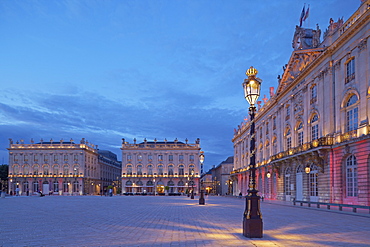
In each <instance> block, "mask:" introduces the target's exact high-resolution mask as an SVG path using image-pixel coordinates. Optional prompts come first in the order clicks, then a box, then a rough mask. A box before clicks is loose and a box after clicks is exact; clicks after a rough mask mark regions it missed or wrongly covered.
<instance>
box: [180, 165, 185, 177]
mask: <svg viewBox="0 0 370 247" xmlns="http://www.w3.org/2000/svg"><path fill="white" fill-rule="evenodd" d="M179 175H184V165H180V166H179Z"/></svg>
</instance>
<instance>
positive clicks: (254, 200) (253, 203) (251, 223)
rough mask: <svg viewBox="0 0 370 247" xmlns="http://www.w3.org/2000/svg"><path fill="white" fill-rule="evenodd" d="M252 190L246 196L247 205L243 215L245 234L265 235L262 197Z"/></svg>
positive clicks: (251, 236) (249, 236)
mask: <svg viewBox="0 0 370 247" xmlns="http://www.w3.org/2000/svg"><path fill="white" fill-rule="evenodd" d="M255 193H256V192H254V191H253V192H252V194H251V195H248V196H247V197H246V207H245V212H244V216H243V235H244V236H245V237H247V238H262V237H263V222H262V215H261V212H260V197H259V196H257V195H256V194H255Z"/></svg>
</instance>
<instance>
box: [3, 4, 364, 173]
mask: <svg viewBox="0 0 370 247" xmlns="http://www.w3.org/2000/svg"><path fill="white" fill-rule="evenodd" d="M360 3H361V1H360V0H325V1H322V0H312V1H307V0H304V1H303V0H276V1H271V0H269V1H267V0H258V1H257V0H230V1H229V0H228V1H225V0H193V1H190V0H188V1H185V0H164V1H160V0H158V1H157V0H137V1H133V0H120V1H118V0H106V1H103V0H101V1H94V0H86V1H83V0H78V1H77V0H70V1H67V0H66V1H63V0H58V1H56V0H54V1H53V0H41V1H36V0H35V1H27V0H19V1H17V0H2V1H0V29H1V38H0V42H1V43H0V44H1V45H0V49H1V52H0V54H1V56H0V57H1V59H0V71H1V73H0V84H1V88H0V90H1V97H0V133H1V136H0V137H1V138H0V158H1V163H5V164H7V162H8V151H7V149H6V148H7V147H8V145H9V141H8V139H9V138H12V139H13V141H17V140H21V139H24V141H25V143H30V140H31V138H33V139H34V140H35V141H37V142H38V141H39V140H40V139H41V138H43V139H44V141H49V140H50V139H51V138H52V139H53V140H56V141H59V140H60V139H64V140H65V141H69V140H70V139H71V138H73V139H74V140H75V141H77V142H78V141H79V140H80V139H81V138H86V139H87V140H88V141H89V142H91V143H93V144H97V145H99V148H100V149H107V150H110V151H112V152H114V153H116V154H117V155H118V157H119V159H121V150H120V146H121V139H122V138H125V139H126V141H128V142H130V143H132V142H133V139H134V138H136V139H137V140H138V141H139V142H141V141H143V140H144V138H146V139H147V140H148V141H152V140H154V138H157V139H158V140H159V141H163V140H164V139H165V138H166V139H167V140H168V141H173V140H174V139H175V138H178V140H179V141H182V142H185V139H186V138H187V139H189V142H190V143H194V142H195V140H196V138H200V139H201V147H202V150H204V152H205V170H208V169H209V168H211V167H212V165H216V166H217V165H218V164H219V163H221V162H222V161H223V160H225V159H226V158H227V157H228V156H232V155H233V143H232V142H231V139H232V138H233V135H234V128H237V126H238V125H239V124H240V123H241V122H242V121H243V119H244V117H245V116H247V115H248V103H247V102H246V101H245V99H244V95H243V89H242V82H243V80H244V78H245V77H246V76H245V71H246V70H247V69H248V68H249V67H250V66H254V67H255V68H257V70H258V71H259V73H258V77H260V78H261V79H262V80H263V82H262V93H261V94H262V95H261V97H260V100H261V98H263V96H264V95H266V96H267V97H269V88H270V87H275V90H276V88H277V79H276V78H277V75H279V74H282V66H283V65H284V64H286V63H287V62H288V60H289V58H290V55H291V53H292V51H293V49H292V38H293V34H294V30H295V26H296V25H299V17H300V14H301V11H302V8H303V6H304V4H306V8H307V7H308V5H310V15H309V18H308V19H307V20H306V21H305V23H304V24H303V27H311V28H316V24H317V23H318V24H319V26H320V28H321V30H322V33H324V31H325V29H326V28H327V27H328V25H329V19H330V18H333V19H334V20H335V21H336V20H337V19H338V18H339V17H344V20H347V19H348V18H349V17H350V16H351V14H352V13H353V12H354V11H355V10H357V8H358V7H359V6H360Z"/></svg>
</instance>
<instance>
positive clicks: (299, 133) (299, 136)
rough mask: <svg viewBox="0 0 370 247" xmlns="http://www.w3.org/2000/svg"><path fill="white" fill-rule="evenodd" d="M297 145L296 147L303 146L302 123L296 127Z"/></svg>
mask: <svg viewBox="0 0 370 247" xmlns="http://www.w3.org/2000/svg"><path fill="white" fill-rule="evenodd" d="M297 144H298V146H301V145H303V124H302V122H299V123H298V126H297Z"/></svg>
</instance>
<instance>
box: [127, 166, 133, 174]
mask: <svg viewBox="0 0 370 247" xmlns="http://www.w3.org/2000/svg"><path fill="white" fill-rule="evenodd" d="M126 170H127V175H132V165H127V166H126Z"/></svg>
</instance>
